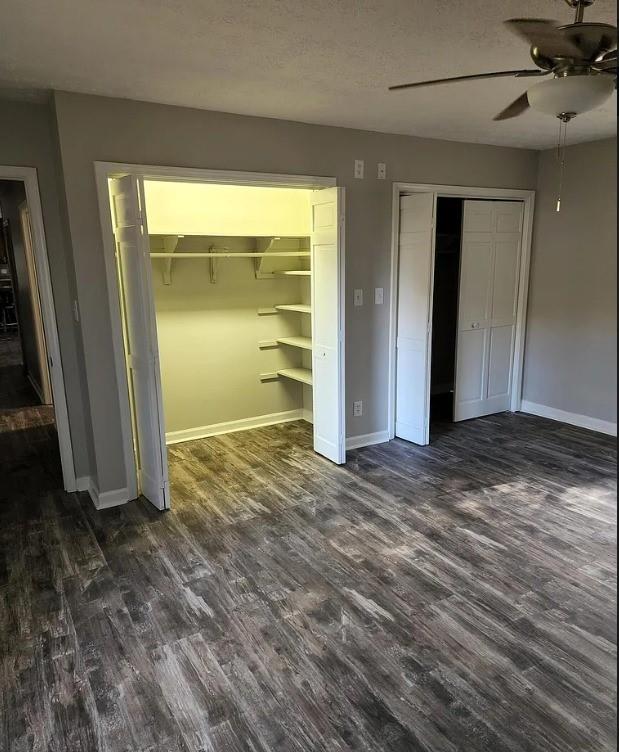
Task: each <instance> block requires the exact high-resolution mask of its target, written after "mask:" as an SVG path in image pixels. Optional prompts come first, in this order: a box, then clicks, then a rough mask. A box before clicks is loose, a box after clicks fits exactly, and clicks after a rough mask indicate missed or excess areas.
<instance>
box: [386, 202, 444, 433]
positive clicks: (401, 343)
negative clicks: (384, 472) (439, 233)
mask: <svg viewBox="0 0 619 752" xmlns="http://www.w3.org/2000/svg"><path fill="white" fill-rule="evenodd" d="M435 212H436V197H435V195H434V194H433V193H416V194H413V195H411V196H402V198H401V199H400V235H399V243H398V246H399V265H398V306H397V336H396V395H395V435H396V436H397V437H398V438H400V439H405V440H406V441H411V442H414V443H415V444H420V445H425V444H427V443H428V442H429V440H430V431H429V411H430V403H429V400H430V357H429V356H430V341H431V331H430V326H431V315H430V313H431V310H432V294H431V291H432V273H433V265H434V258H433V256H434V216H435Z"/></svg>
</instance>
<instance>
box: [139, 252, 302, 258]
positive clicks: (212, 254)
mask: <svg viewBox="0 0 619 752" xmlns="http://www.w3.org/2000/svg"><path fill="white" fill-rule="evenodd" d="M308 256H311V253H310V252H309V251H271V252H270V253H258V252H256V253H250V252H245V251H239V252H235V251H230V252H219V251H218V252H214V251H213V252H209V253H151V254H150V257H151V258H161V259H167V258H175V259H187V258H194V259H198V258H202V259H204V258H221V259H223V258H277V257H283V258H291V257H294V258H301V257H308Z"/></svg>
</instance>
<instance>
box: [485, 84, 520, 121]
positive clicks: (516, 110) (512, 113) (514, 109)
mask: <svg viewBox="0 0 619 752" xmlns="http://www.w3.org/2000/svg"><path fill="white" fill-rule="evenodd" d="M528 109H529V98H528V97H527V93H526V91H525V92H524V94H521V95H520V96H519V97H518V99H515V100H514V101H513V102H512V103H511V104H510V105H508V106H507V107H506V108H505V109H504V110H502V111H501V112H499V114H498V115H495V116H494V117H493V118H492V119H493V120H509V118H513V117H517V116H518V115H522V113H523V112H526V111H527V110H528Z"/></svg>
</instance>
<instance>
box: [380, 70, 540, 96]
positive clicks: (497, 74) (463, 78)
mask: <svg viewBox="0 0 619 752" xmlns="http://www.w3.org/2000/svg"><path fill="white" fill-rule="evenodd" d="M547 73H548V71H540V70H511V71H496V72H495V73H474V74H472V75H470V76H454V77H453V78H434V79H432V80H431V81H417V82H415V83H412V84H398V85H397V86H390V87H389V91H395V90H396V89H414V88H415V87H417V86H435V85H436V84H451V83H454V82H455V81H478V80H480V79H482V78H503V77H505V76H517V77H521V76H545V75H547Z"/></svg>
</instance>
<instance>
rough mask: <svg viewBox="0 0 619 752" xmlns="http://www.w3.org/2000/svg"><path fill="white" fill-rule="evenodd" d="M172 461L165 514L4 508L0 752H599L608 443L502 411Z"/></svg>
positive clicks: (276, 438)
mask: <svg viewBox="0 0 619 752" xmlns="http://www.w3.org/2000/svg"><path fill="white" fill-rule="evenodd" d="M169 455H170V473H171V483H172V498H173V509H172V510H171V511H170V512H167V513H163V514H161V513H158V512H157V511H156V510H155V509H154V508H153V507H151V506H150V505H149V504H148V503H147V502H145V501H144V500H140V501H136V502H133V503H131V504H128V505H126V506H124V507H119V508H116V509H109V510H106V511H101V512H97V511H96V510H95V509H94V507H93V505H92V503H91V501H90V500H89V498H88V496H87V495H86V494H79V495H68V494H65V493H63V492H62V491H57V490H49V489H48V488H47V487H42V488H40V489H37V488H32V487H31V486H30V487H28V488H26V489H24V491H23V492H20V490H19V489H18V488H14V487H12V488H14V490H13V491H12V492H11V494H10V495H5V494H2V497H3V498H2V505H1V506H0V545H1V550H2V554H3V559H2V567H1V568H0V577H1V586H0V597H1V598H2V602H1V603H0V627H1V635H2V636H1V639H0V647H1V649H2V654H3V661H2V664H1V666H2V669H1V673H0V697H1V698H2V712H1V714H0V715H1V716H2V719H3V720H2V724H0V749H2V750H7V751H11V752H17V751H18V750H19V751H20V752H21V750H45V752H49V751H58V752H60V751H61V750H62V752H76V751H77V750H83V751H84V752H96V751H99V750H101V751H103V750H105V751H106V752H117V751H118V752H120V750H123V751H124V750H131V752H146V750H148V751H149V752H154V751H161V752H176V751H177V750H178V751H179V752H180V751H181V750H182V751H183V752H187V751H189V750H191V751H192V752H193V751H196V750H203V751H208V752H239V751H240V750H247V751H248V752H267V751H269V752H274V751H275V750H277V751H278V752H340V751H341V752H343V751H345V750H346V751H350V750H356V751H361V752H382V751H387V750H389V751H393V752H396V751H397V752H415V751H423V752H455V751H456V750H458V751H462V752H476V751H478V752H482V750H484V751H486V752H488V751H492V752H525V750H526V751H527V752H533V751H535V752H537V751H538V750H539V751H540V752H541V751H542V750H543V751H544V752H570V751H573V752H584V750H586V751H587V752H596V751H600V752H601V751H602V750H605V751H606V750H607V751H610V750H613V749H615V741H614V730H615V705H614V688H615V665H616V664H615V659H616V649H615V645H616V637H615V593H616V583H615V529H616V527H615V525H616V515H615V510H616V494H615V490H616V482H615V472H616V453H615V441H614V440H613V439H610V438H608V437H604V436H601V435H599V434H595V433H591V432H587V431H584V430H580V429H576V428H571V427H568V426H564V425H561V424H559V423H554V422H550V421H547V420H543V419H540V418H534V417H530V416H526V415H511V414H504V415H499V416H493V417H490V418H482V419H478V420H474V421H468V422H466V423H460V424H455V425H454V424H445V425H443V426H441V427H440V429H439V430H437V431H436V432H435V435H434V442H433V444H432V445H431V446H429V447H425V448H420V447H416V446H413V445H411V444H407V443H405V442H402V441H398V440H396V441H393V442H390V443H388V444H383V445H379V446H374V447H367V448H365V449H360V450H357V451H353V452H350V453H349V462H348V464H347V466H345V467H337V466H335V465H333V464H331V463H330V462H328V461H326V460H323V459H322V458H321V457H319V456H317V455H315V454H314V453H313V452H312V451H311V435H310V429H309V427H308V426H307V424H304V423H289V424H284V425H279V426H271V427H268V428H262V429H256V430H252V431H245V432H241V433H235V434H228V435H225V436H219V437H215V438H210V439H205V440H200V441H193V442H188V443H185V444H178V445H175V446H173V447H171V448H170V450H169ZM11 471H12V468H11V467H9V472H11Z"/></svg>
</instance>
